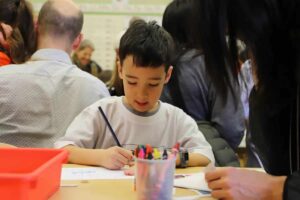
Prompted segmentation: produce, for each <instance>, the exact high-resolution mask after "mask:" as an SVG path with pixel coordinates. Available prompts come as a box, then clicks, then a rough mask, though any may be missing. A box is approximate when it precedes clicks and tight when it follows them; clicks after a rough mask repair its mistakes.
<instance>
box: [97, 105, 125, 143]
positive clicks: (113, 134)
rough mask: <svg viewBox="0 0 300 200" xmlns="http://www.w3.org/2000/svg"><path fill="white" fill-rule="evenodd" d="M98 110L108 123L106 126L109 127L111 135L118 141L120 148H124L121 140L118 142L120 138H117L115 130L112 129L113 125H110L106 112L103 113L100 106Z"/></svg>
mask: <svg viewBox="0 0 300 200" xmlns="http://www.w3.org/2000/svg"><path fill="white" fill-rule="evenodd" d="M98 109H99V111H100V113H101V115H102V117H103V118H104V120H105V122H106V125H107V126H108V128H109V130H110V132H111V134H112V136H113V138H114V140H115V141H116V143H117V145H118V146H119V147H122V146H121V144H120V142H119V140H118V138H117V136H116V133H115V132H114V130H113V129H112V127H111V125H110V123H109V121H108V119H107V117H106V116H105V114H104V112H103V110H102V108H101V106H99V107H98Z"/></svg>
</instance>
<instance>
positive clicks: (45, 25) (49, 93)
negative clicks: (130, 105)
mask: <svg viewBox="0 0 300 200" xmlns="http://www.w3.org/2000/svg"><path fill="white" fill-rule="evenodd" d="M82 25H83V14H82V12H81V11H80V9H79V8H78V6H77V5H75V4H74V2H73V1H71V0H49V1H47V2H46V3H45V4H44V5H43V7H42V8H41V10H40V13H39V17H38V24H37V32H38V47H37V48H38V50H37V51H36V52H35V53H34V54H33V56H32V58H31V60H30V61H29V62H27V63H25V64H22V65H9V66H7V67H3V68H2V69H0V106H1V110H0V141H1V142H4V143H8V144H12V145H16V146H25V147H51V146H52V144H53V142H54V141H55V140H56V139H57V138H59V137H61V136H62V135H63V134H64V133H65V130H66V128H67V127H68V125H69V124H70V122H71V121H72V120H73V118H74V117H75V116H76V115H77V114H79V113H80V111H81V110H83V109H84V108H85V107H87V106H88V105H90V104H92V103H93V102H95V101H96V100H99V99H100V98H102V97H105V96H109V93H108V91H107V89H106V87H105V85H104V84H103V83H102V82H101V81H100V80H98V79H97V78H95V77H93V76H91V75H89V74H87V73H85V72H83V71H81V70H80V69H78V68H77V67H76V66H75V65H72V62H71V59H70V56H69V55H70V53H71V51H72V49H75V48H76V47H78V45H79V44H80V41H81V39H82V35H81V33H80V32H81V29H82Z"/></svg>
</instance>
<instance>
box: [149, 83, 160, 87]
mask: <svg viewBox="0 0 300 200" xmlns="http://www.w3.org/2000/svg"><path fill="white" fill-rule="evenodd" d="M158 85H159V83H155V84H149V86H150V87H157V86H158Z"/></svg>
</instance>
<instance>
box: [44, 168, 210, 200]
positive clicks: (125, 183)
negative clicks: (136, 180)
mask: <svg viewBox="0 0 300 200" xmlns="http://www.w3.org/2000/svg"><path fill="white" fill-rule="evenodd" d="M64 167H84V166H80V165H70V164H66V165H64ZM199 171H201V168H200V167H190V168H186V169H176V173H177V174H189V173H196V172H199ZM63 184H76V185H78V186H77V187H60V189H59V191H57V192H56V193H55V194H54V195H53V196H52V197H51V198H50V199H49V200H119V199H120V200H127V199H128V200H134V199H136V192H135V191H133V180H128V179H126V180H88V181H86V180H85V181H63ZM193 195H197V194H196V193H195V192H193V191H191V190H188V189H180V188H176V194H175V197H180V196H193ZM199 199H201V200H213V198H211V197H203V198H199Z"/></svg>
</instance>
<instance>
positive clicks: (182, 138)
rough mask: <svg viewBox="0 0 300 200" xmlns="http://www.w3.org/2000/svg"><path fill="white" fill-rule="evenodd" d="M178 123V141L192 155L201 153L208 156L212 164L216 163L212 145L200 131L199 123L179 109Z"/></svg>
mask: <svg viewBox="0 0 300 200" xmlns="http://www.w3.org/2000/svg"><path fill="white" fill-rule="evenodd" d="M176 115H177V117H178V118H177V120H178V121H177V123H178V124H180V125H179V126H178V135H179V138H178V141H179V143H180V144H181V146H182V147H183V148H186V149H188V151H189V152H191V153H199V154H202V155H204V156H206V157H207V158H208V159H209V160H210V161H211V162H212V163H215V159H214V155H213V152H212V148H211V146H210V144H209V143H208V142H207V141H206V139H205V137H204V136H203V134H202V132H201V131H200V130H199V129H198V126H197V123H196V122H195V120H193V119H192V118H191V117H190V116H188V115H187V114H185V113H184V112H183V111H182V110H179V109H178V113H177V114H176Z"/></svg>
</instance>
